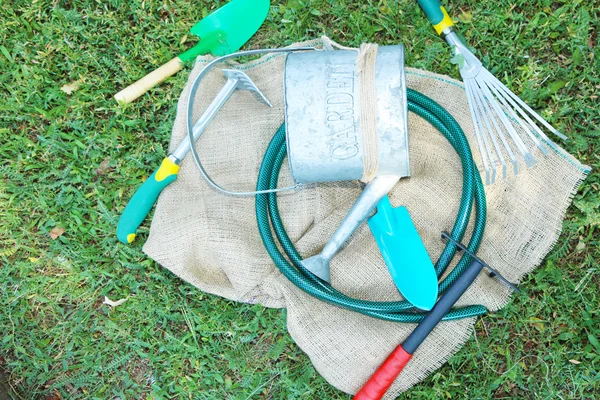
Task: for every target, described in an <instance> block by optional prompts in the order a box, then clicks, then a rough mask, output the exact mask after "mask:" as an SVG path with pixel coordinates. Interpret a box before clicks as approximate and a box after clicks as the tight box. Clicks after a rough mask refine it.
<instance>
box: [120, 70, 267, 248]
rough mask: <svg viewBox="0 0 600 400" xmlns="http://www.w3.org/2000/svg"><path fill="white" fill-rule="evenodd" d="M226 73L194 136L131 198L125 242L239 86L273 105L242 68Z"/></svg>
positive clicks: (122, 236) (125, 218) (124, 228)
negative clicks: (221, 86) (223, 82)
mask: <svg viewBox="0 0 600 400" xmlns="http://www.w3.org/2000/svg"><path fill="white" fill-rule="evenodd" d="M223 74H224V75H225V77H226V78H227V82H226V83H225V85H224V86H223V88H222V89H221V90H220V91H219V93H217V95H216V97H215V98H214V100H213V101H212V102H211V103H210V104H209V106H208V107H207V109H206V111H204V114H202V116H201V117H200V119H199V120H198V121H197V122H196V124H195V125H194V127H193V137H192V140H190V138H189V137H186V138H184V139H183V141H182V142H181V143H180V144H179V146H177V148H176V149H175V151H174V152H172V153H171V154H170V155H169V156H168V157H167V158H165V159H164V160H163V161H162V164H161V165H160V167H159V168H158V169H157V170H156V171H154V173H153V174H152V175H150V177H149V178H148V179H147V180H146V181H145V182H144V183H143V184H142V186H140V188H139V189H138V190H137V191H136V192H135V194H134V195H133V197H132V198H131V200H129V203H128V204H127V206H126V207H125V210H124V211H123V214H122V215H121V218H120V219H119V224H118V225H117V237H118V239H119V240H120V241H121V242H123V243H131V242H132V241H133V240H134V239H135V232H136V230H137V228H138V227H139V226H140V225H141V223H142V222H143V221H144V219H146V216H147V215H148V213H149V212H150V210H151V209H152V206H153V205H154V203H155V202H156V199H157V198H158V196H159V195H160V192H161V191H162V190H163V189H164V188H165V187H167V185H169V184H170V183H171V182H173V181H175V180H176V179H177V173H178V172H179V164H180V163H181V161H183V159H184V158H185V156H186V155H187V154H188V152H189V151H190V149H191V148H193V146H192V144H193V143H195V142H196V141H197V140H198V139H199V138H200V136H201V135H202V133H203V132H204V130H205V129H206V127H207V126H208V124H209V123H210V121H212V119H213V118H214V117H215V115H216V114H217V112H218V111H219V110H220V109H221V107H223V105H224V104H225V102H227V100H228V99H229V97H231V95H232V94H233V92H235V91H236V90H248V91H250V92H251V93H252V94H254V96H255V97H256V98H257V99H258V100H259V101H261V102H262V103H264V104H266V105H268V106H269V107H272V106H271V103H270V102H269V100H267V98H266V97H265V96H264V95H263V94H262V92H261V91H260V89H258V88H257V87H256V85H255V84H254V83H253V82H252V80H251V79H250V78H249V77H248V75H246V74H245V73H243V72H242V71H238V70H232V69H224V70H223Z"/></svg>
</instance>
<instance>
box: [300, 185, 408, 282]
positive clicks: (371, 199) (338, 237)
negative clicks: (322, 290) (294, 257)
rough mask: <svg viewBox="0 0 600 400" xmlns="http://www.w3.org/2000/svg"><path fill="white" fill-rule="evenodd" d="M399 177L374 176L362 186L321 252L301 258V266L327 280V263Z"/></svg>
mask: <svg viewBox="0 0 600 400" xmlns="http://www.w3.org/2000/svg"><path fill="white" fill-rule="evenodd" d="M399 179H400V177H399V176H395V175H382V176H376V177H375V178H373V180H372V181H370V182H369V183H368V184H367V186H366V187H365V188H364V190H363V191H362V193H361V194H360V196H359V197H358V199H357V200H356V202H355V203H354V205H353V206H352V208H351V209H350V211H348V214H346V216H345V217H344V220H343V221H342V223H341V224H340V226H338V228H337V229H336V231H335V232H334V234H333V236H331V238H330V239H329V241H328V242H327V244H325V247H324V248H323V250H322V251H321V253H319V254H317V255H316V256H313V257H310V258H307V259H305V260H302V266H303V267H304V268H306V269H308V270H309V271H310V272H312V273H313V274H315V275H317V276H318V277H319V278H321V279H323V280H325V281H327V282H329V263H330V261H331V259H332V258H333V256H334V255H335V254H336V253H337V252H338V251H339V250H340V249H341V248H342V246H343V245H344V243H345V242H346V240H348V238H349V237H350V235H352V233H354V231H355V230H356V228H358V227H359V226H360V224H362V223H363V222H364V221H365V220H366V219H367V217H368V216H369V214H371V212H372V211H373V210H374V209H375V207H376V206H377V203H379V200H381V199H382V198H383V197H384V196H385V195H386V194H388V193H389V191H390V190H392V188H393V187H394V186H395V185H396V182H398V180H399Z"/></svg>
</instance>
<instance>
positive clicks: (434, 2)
mask: <svg viewBox="0 0 600 400" xmlns="http://www.w3.org/2000/svg"><path fill="white" fill-rule="evenodd" d="M417 2H418V3H419V5H420V6H421V9H422V10H423V12H424V13H425V15H426V16H427V18H428V19H429V22H431V24H432V25H433V27H434V28H435V31H436V32H437V33H438V35H440V34H441V33H442V32H443V31H444V29H446V28H449V27H451V26H453V25H454V23H453V22H452V19H451V18H450V17H449V16H448V13H447V12H446V9H445V8H444V7H442V4H441V3H440V1H439V0H417Z"/></svg>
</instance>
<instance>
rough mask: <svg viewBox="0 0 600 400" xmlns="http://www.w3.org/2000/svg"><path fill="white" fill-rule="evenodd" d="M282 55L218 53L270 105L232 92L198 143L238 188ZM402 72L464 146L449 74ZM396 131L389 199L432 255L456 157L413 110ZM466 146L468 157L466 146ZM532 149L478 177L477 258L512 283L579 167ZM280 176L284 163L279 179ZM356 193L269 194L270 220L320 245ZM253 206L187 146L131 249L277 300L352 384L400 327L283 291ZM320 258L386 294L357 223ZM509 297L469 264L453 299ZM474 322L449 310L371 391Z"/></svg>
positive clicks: (238, 295) (533, 262) (268, 112)
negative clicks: (334, 250)
mask: <svg viewBox="0 0 600 400" xmlns="http://www.w3.org/2000/svg"><path fill="white" fill-rule="evenodd" d="M300 45H314V46H317V47H319V48H325V49H328V50H331V49H348V48H344V47H343V46H339V45H337V44H336V43H334V42H332V41H331V40H330V39H328V38H321V39H318V40H313V41H310V42H306V43H301V44H296V45H295V46H300ZM353 50H355V49H353ZM211 59H212V58H210V57H201V58H199V59H198V61H197V63H196V65H195V66H194V69H193V71H192V72H191V74H190V78H189V80H188V85H187V86H186V88H185V89H184V90H183V93H182V95H181V97H180V100H179V104H178V111H177V116H176V119H175V121H174V126H173V134H172V138H171V149H173V148H174V147H175V146H176V145H177V144H178V143H179V141H180V140H182V139H183V137H184V136H185V113H186V107H187V97H188V93H189V87H190V83H191V81H192V80H193V79H194V77H196V76H197V74H198V73H199V72H200V70H201V69H202V68H203V67H204V65H205V64H206V63H207V62H208V61H210V60H211ZM284 60H285V56H283V55H267V56H265V57H262V58H260V59H258V60H254V61H251V62H250V63H248V64H245V65H240V64H237V63H235V62H231V63H227V65H228V66H230V67H231V66H233V67H234V68H239V69H244V70H245V71H246V72H247V74H248V75H249V76H250V77H251V78H252V80H253V81H254V82H255V83H256V85H257V86H258V87H259V88H260V89H261V91H263V93H265V95H266V97H267V98H268V99H269V100H270V101H271V103H273V108H268V107H265V106H264V105H262V104H260V103H259V102H257V101H256V100H255V99H254V98H253V97H252V96H251V95H250V94H249V93H244V92H236V94H234V95H233V96H232V98H231V99H230V100H229V101H228V102H227V104H226V105H225V106H224V107H223V108H222V110H221V111H220V112H219V114H218V115H217V116H216V117H215V119H214V120H213V121H212V122H211V124H210V126H209V127H208V128H207V130H206V131H205V133H204V134H203V136H202V137H201V138H200V140H199V141H198V143H197V149H198V151H199V153H200V155H201V157H202V159H203V161H204V163H205V167H206V169H207V171H208V172H209V174H210V175H211V176H213V177H214V178H215V180H216V181H217V182H219V183H220V184H223V185H225V186H226V187H231V188H232V189H236V190H248V189H250V190H251V189H252V188H253V187H254V185H255V182H256V176H257V171H258V168H259V166H260V162H261V160H262V157H263V154H264V151H265V149H266V147H267V144H268V142H269V140H270V138H271V137H272V135H273V134H274V132H275V131H276V130H277V129H278V128H279V126H280V125H281V123H282V122H283V111H284V105H283V68H284ZM406 79H407V86H408V87H410V88H412V89H415V90H417V91H419V92H422V93H424V94H425V95H427V96H429V97H431V98H432V99H433V100H435V101H437V102H438V103H440V105H442V106H443V107H444V108H446V109H447V110H448V111H449V112H450V113H451V114H452V115H453V116H454V117H455V119H456V120H457V121H458V122H459V124H460V125H461V127H463V129H464V130H465V133H466V135H467V138H468V139H469V142H470V143H471V144H472V148H473V149H477V146H476V144H475V139H474V134H473V127H472V122H471V118H470V114H469V110H468V106H467V103H466V96H465V94H464V90H463V89H462V87H463V86H462V84H461V83H460V82H459V81H455V80H453V79H451V78H448V77H444V76H442V75H437V74H434V73H429V72H425V71H420V70H415V69H411V68H408V69H407V71H406ZM224 82H225V79H224V77H223V76H222V74H221V73H220V70H219V69H218V68H217V69H215V70H213V71H211V72H210V73H209V74H208V75H207V77H206V79H205V80H204V81H203V82H202V84H201V85H200V90H199V91H198V93H197V96H196V99H195V107H194V115H195V118H198V116H199V115H200V114H201V112H202V110H203V109H204V108H205V107H206V106H207V105H208V103H209V102H210V101H211V100H212V97H213V96H214V94H215V93H216V92H217V91H218V90H219V89H220V88H221V87H222V85H223V84H224ZM409 134H410V141H409V145H410V149H409V150H410V158H411V177H410V178H404V179H401V180H400V182H399V183H398V185H397V186H396V187H395V188H394V190H393V191H392V192H391V193H390V199H391V202H392V204H393V205H394V206H398V205H405V206H407V208H408V210H409V212H410V214H411V217H412V219H413V222H414V224H415V226H416V227H417V230H418V231H419V234H420V235H421V238H422V239H423V242H424V243H425V245H426V248H427V249H428V252H429V254H430V256H431V258H432V259H437V257H438V256H439V254H440V253H441V251H442V249H443V246H444V244H443V243H442V242H441V240H440V231H441V230H450V229H451V227H452V225H453V223H454V216H455V213H456V210H457V208H458V203H459V199H460V195H461V184H462V173H461V167H460V160H459V159H458V156H457V155H456V154H455V153H454V151H453V150H452V148H451V146H450V145H449V143H448V142H447V141H446V139H445V138H444V137H442V136H441V135H440V134H439V133H438V132H437V131H435V130H434V129H433V127H432V126H431V125H430V124H428V123H427V122H425V121H423V120H421V119H420V118H418V117H416V116H415V115H413V114H409ZM531 148H533V146H531ZM474 156H475V159H476V162H477V163H478V165H480V164H481V160H480V159H479V155H478V151H477V150H475V151H474ZM534 156H535V157H536V159H537V160H538V164H537V165H536V166H535V167H533V168H531V169H529V170H528V169H526V167H525V165H524V163H521V164H520V165H519V167H520V169H521V172H520V173H519V174H518V175H517V176H510V177H509V179H508V180H507V181H501V182H499V183H496V184H494V185H491V186H487V187H486V196H487V203H488V223H487V226H486V231H485V236H484V239H483V242H482V244H481V247H480V250H479V252H478V255H479V256H480V257H482V258H483V259H484V260H486V261H487V262H488V263H489V264H490V265H491V266H493V267H494V268H496V269H497V270H499V271H500V273H502V274H503V275H504V276H505V277H506V278H507V279H509V280H511V281H514V282H520V281H521V280H522V279H523V277H524V276H525V274H527V273H528V272H530V271H531V270H533V269H534V268H535V267H536V266H537V265H539V263H540V262H541V261H542V260H543V258H544V257H545V255H546V254H547V252H548V251H549V250H550V249H551V248H552V246H554V244H555V243H556V240H557V239H558V236H559V234H560V231H561V228H562V220H563V218H564V217H565V214H566V210H567V207H568V206H569V204H570V202H571V199H572V197H573V196H574V194H575V193H576V191H577V188H578V187H579V185H580V183H581V182H582V180H583V179H584V178H585V176H586V174H587V173H588V172H589V167H586V166H583V165H581V164H580V163H579V162H578V161H577V160H576V159H574V158H573V157H572V156H570V155H569V154H568V153H566V152H564V151H562V150H555V151H552V152H550V154H549V155H548V156H547V157H544V156H543V155H542V154H541V152H539V150H537V149H536V150H534ZM291 182H292V180H291V177H290V174H289V169H288V168H287V165H284V167H283V169H282V172H281V177H280V182H279V184H280V185H286V184H289V183H291ZM360 191H361V187H360V185H359V184H357V183H356V182H340V183H331V184H322V185H316V186H314V187H311V188H309V189H305V190H301V191H297V192H292V193H282V194H281V195H279V196H278V205H279V209H280V212H281V215H282V218H283V222H284V224H285V226H286V229H287V231H288V234H289V236H290V238H291V239H292V241H293V242H294V243H295V245H296V247H297V249H298V251H299V252H300V254H301V255H303V256H310V255H313V254H316V253H317V252H319V251H320V250H321V248H322V247H323V245H324V244H325V242H326V241H327V239H328V238H329V237H330V236H331V234H332V233H333V231H334V230H335V229H336V227H337V226H338V225H339V223H340V221H341V220H342V218H343V217H344V216H345V214H346V212H347V211H348V209H349V208H350V206H351V205H352V204H353V203H354V201H355V200H356V198H357V196H358V194H359V193H360ZM254 206H255V204H254V199H253V198H236V197H230V196H224V195H222V194H221V193H218V192H216V191H215V190H213V189H211V188H210V187H209V185H208V184H207V183H206V182H204V180H203V179H202V177H201V176H200V174H199V172H198V171H197V169H196V166H195V165H194V163H193V160H192V159H191V158H190V157H187V158H186V159H184V160H183V162H182V164H181V169H180V172H179V176H178V179H177V181H176V182H174V183H173V184H171V185H169V186H168V187H167V188H166V189H165V190H164V191H163V192H162V194H161V196H160V198H159V201H158V204H157V206H156V210H155V213H154V217H153V220H152V226H151V228H150V235H149V237H148V241H147V242H146V244H145V246H144V251H145V252H146V253H147V254H148V255H149V256H150V257H151V258H153V259H154V260H156V261H157V262H159V263H160V264H161V265H163V266H164V267H166V268H168V269H169V270H170V271H172V272H173V273H174V274H176V275H178V276H180V277H181V278H182V279H184V280H186V281H188V282H190V283H191V284H193V285H195V286H196V287H198V288H200V289H201V290H203V291H205V292H208V293H213V294H217V295H219V296H223V297H226V298H229V299H233V300H237V301H244V302H251V303H260V304H263V305H265V306H268V307H287V309H288V311H287V327H288V331H289V333H290V335H291V336H292V337H293V338H294V340H295V341H296V343H297V344H298V346H300V347H301V348H302V349H303V350H304V351H305V352H306V353H307V355H308V356H309V357H310V359H311V361H312V363H313V365H314V366H315V368H316V369H317V371H318V372H319V373H320V374H321V375H322V376H323V377H325V379H327V381H328V382H330V383H331V384H332V385H334V386H335V387H337V388H339V389H340V390H343V391H345V392H348V393H354V392H355V391H356V390H358V389H359V388H360V386H361V385H362V384H363V383H364V382H365V381H366V379H368V377H369V376H370V375H371V374H372V373H373V371H374V370H375V369H376V368H377V367H378V366H379V365H380V364H381V362H382V361H383V360H384V359H385V358H386V357H387V355H388V354H389V352H390V351H392V350H393V349H394V348H395V347H396V346H397V344H398V343H400V342H402V341H403V340H404V338H405V337H406V336H407V335H408V333H409V332H410V331H411V330H412V329H413V328H414V325H412V324H399V323H392V322H387V321H381V320H378V319H375V318H371V317H367V316H364V315H361V314H358V313H355V312H352V311H349V310H345V309H341V308H339V307H335V306H332V305H329V304H327V303H324V302H322V301H320V300H317V299H315V298H313V297H311V296H309V295H307V294H306V293H304V292H302V291H301V290H299V289H298V288H296V287H295V286H294V285H293V284H291V283H290V282H289V281H287V279H285V277H283V275H282V274H281V273H280V272H279V271H278V270H277V269H276V268H275V267H274V265H273V262H272V260H271V259H270V258H269V256H268V255H267V253H266V251H265V249H264V248H263V244H262V241H261V239H260V237H259V235H258V230H257V227H256V216H255V211H254ZM466 237H469V233H467V236H466ZM331 267H332V269H331V279H332V285H333V286H334V287H335V288H337V289H338V290H341V291H342V292H344V293H346V294H347V295H349V296H352V297H359V298H365V299H372V300H385V301H390V300H398V299H400V295H399V294H398V291H397V290H396V288H395V286H394V284H393V281H392V279H391V277H390V276H389V273H388V271H387V268H386V266H385V264H384V262H383V260H382V258H381V255H380V253H379V250H378V248H377V245H376V243H375V241H374V239H373V237H372V235H371V233H370V231H369V228H368V226H367V225H366V224H363V225H362V226H361V227H360V228H359V229H358V230H357V231H356V232H355V233H354V235H353V236H352V237H351V239H350V240H349V241H348V243H347V244H346V246H345V247H344V248H343V249H342V250H341V251H340V252H339V253H338V254H337V255H336V256H335V257H334V259H333V261H332V266H331ZM509 300H510V291H509V290H508V289H507V288H506V287H505V286H503V285H502V284H500V283H498V282H497V280H495V279H493V278H490V277H488V276H487V275H485V274H481V275H480V276H479V277H478V278H477V280H476V281H475V283H474V284H473V285H472V286H471V287H470V288H469V290H468V291H467V292H466V293H465V294H464V295H463V297H462V298H461V299H460V300H459V305H466V304H483V305H485V306H486V307H487V308H488V309H489V310H490V311H494V310H498V309H499V308H501V307H502V306H504V305H505V304H506V303H507V302H508V301H509ZM474 321H475V319H474V318H469V319H465V320H460V321H449V322H444V323H441V324H440V325H439V326H438V327H436V329H435V330H434V331H433V332H432V334H431V335H430V336H429V337H428V338H427V339H426V341H425V342H424V344H423V345H422V346H421V347H420V348H419V349H418V350H417V352H416V353H415V355H414V357H413V359H412V360H411V362H410V363H409V364H408V366H407V367H406V369H405V370H404V371H403V372H402V374H401V375H400V377H399V378H398V379H397V380H396V381H395V382H394V384H393V385H392V387H391V388H390V390H389V391H388V392H387V394H386V396H385V398H394V397H395V396H397V395H398V394H399V393H400V392H402V391H404V390H407V389H408V388H410V387H411V386H412V385H414V384H416V383H418V382H420V381H421V380H423V379H424V378H425V377H426V376H427V375H428V374H429V373H431V372H432V371H434V370H435V369H437V368H439V366H441V365H442V364H443V363H444V362H445V361H446V360H448V359H449V358H450V357H451V356H452V355H453V354H454V353H455V352H456V351H458V349H459V348H460V347H461V346H462V344H463V343H464V342H465V341H466V340H468V338H469V337H470V336H471V333H472V329H473V324H474ZM493 356H494V355H490V357H493Z"/></svg>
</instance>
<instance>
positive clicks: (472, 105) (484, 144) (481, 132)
mask: <svg viewBox="0 0 600 400" xmlns="http://www.w3.org/2000/svg"><path fill="white" fill-rule="evenodd" d="M464 82H465V89H466V92H467V103H468V104H469V111H471V115H472V116H474V118H473V120H474V121H473V122H474V124H473V127H474V128H475V138H476V139H477V145H478V146H479V152H480V153H481V160H482V161H483V168H484V169H485V184H486V185H489V184H490V183H494V181H495V178H496V168H494V170H493V172H492V176H491V182H490V164H489V163H488V158H489V159H490V160H491V161H492V164H494V158H493V155H492V153H491V152H490V149H489V145H488V141H487V138H486V136H485V128H484V127H483V126H482V124H481V119H480V118H479V112H478V111H479V110H478V109H477V104H476V102H475V99H474V97H473V87H472V80H471V79H464ZM484 149H485V151H484Z"/></svg>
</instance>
